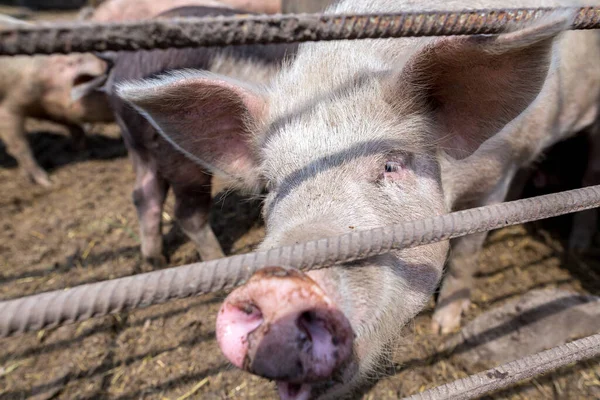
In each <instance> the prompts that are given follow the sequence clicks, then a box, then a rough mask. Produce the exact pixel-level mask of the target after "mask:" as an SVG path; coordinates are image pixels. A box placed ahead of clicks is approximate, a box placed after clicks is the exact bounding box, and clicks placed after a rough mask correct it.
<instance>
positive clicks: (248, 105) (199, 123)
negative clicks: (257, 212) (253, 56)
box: [117, 71, 267, 191]
mask: <svg viewBox="0 0 600 400" xmlns="http://www.w3.org/2000/svg"><path fill="white" fill-rule="evenodd" d="M117 93H118V95H119V96H120V97H121V98H123V99H124V100H125V101H127V102H128V103H130V104H131V105H133V106H134V107H135V108H136V109H137V110H138V111H140V112H141V113H142V115H144V116H145V117H146V119H147V120H148V121H149V122H150V123H151V124H152V125H153V126H154V127H155V128H156V129H157V130H158V132H159V133H160V134H161V135H162V136H163V137H164V138H165V139H166V140H167V141H168V142H169V143H171V144H172V145H173V146H174V147H175V148H177V149H178V150H179V151H181V152H182V153H183V154H185V155H186V156H187V157H189V158H190V159H191V160H193V161H195V162H196V163H198V164H200V165H201V166H203V167H204V168H206V169H207V170H208V171H210V172H212V173H216V174H220V175H221V176H224V177H225V178H230V179H232V180H233V181H230V184H232V185H236V186H238V187H240V188H243V189H247V190H251V191H256V190H258V189H259V188H260V186H261V183H260V174H259V172H258V161H257V159H258V158H257V156H256V154H255V152H254V146H253V139H254V138H253V135H254V132H255V128H256V127H257V125H258V124H259V123H260V121H261V120H262V118H263V116H264V114H265V112H266V107H267V103H266V100H265V99H264V97H263V96H262V95H261V94H260V93H259V91H258V90H257V89H256V88H252V87H250V86H249V85H248V84H246V83H243V82H238V81H235V80H233V79H231V78H227V77H224V76H220V75H216V74H211V73H209V72H199V71H197V72H190V71H180V72H176V73H171V74H170V75H165V76H162V77H159V78H157V79H150V80H145V81H138V82H133V83H126V84H122V85H119V88H118V92H117Z"/></svg>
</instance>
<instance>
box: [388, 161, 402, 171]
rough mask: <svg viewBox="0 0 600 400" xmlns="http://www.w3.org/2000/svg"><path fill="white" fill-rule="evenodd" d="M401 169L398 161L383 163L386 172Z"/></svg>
mask: <svg viewBox="0 0 600 400" xmlns="http://www.w3.org/2000/svg"><path fill="white" fill-rule="evenodd" d="M401 169H402V165H401V164H400V163H399V162H396V161H388V162H386V163H385V172H386V173H391V172H398V171H400V170H401Z"/></svg>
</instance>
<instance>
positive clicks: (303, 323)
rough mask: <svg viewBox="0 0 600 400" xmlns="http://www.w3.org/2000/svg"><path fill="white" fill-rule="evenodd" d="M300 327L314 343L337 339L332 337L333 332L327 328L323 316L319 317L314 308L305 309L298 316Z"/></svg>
mask: <svg viewBox="0 0 600 400" xmlns="http://www.w3.org/2000/svg"><path fill="white" fill-rule="evenodd" d="M297 324H298V329H300V331H301V332H303V333H304V334H305V335H306V337H307V339H308V340H310V341H311V342H313V343H322V344H324V343H327V342H330V341H335V338H332V335H331V332H329V330H328V329H327V325H326V323H325V321H324V320H323V319H322V318H319V316H318V315H317V313H316V312H315V311H313V310H310V311H305V312H303V313H302V314H300V316H299V317H298V321H297Z"/></svg>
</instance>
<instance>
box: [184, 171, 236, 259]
mask: <svg viewBox="0 0 600 400" xmlns="http://www.w3.org/2000/svg"><path fill="white" fill-rule="evenodd" d="M210 179H211V178H210V176H208V175H206V183H205V184H204V185H197V186H194V187H189V186H181V185H177V184H174V185H173V193H174V194H175V218H177V221H178V222H179V225H180V226H181V229H182V230H183V231H184V232H185V233H186V235H187V236H188V237H189V238H190V239H191V240H192V242H194V244H195V245H196V248H197V249H198V253H199V254H200V257H202V260H204V261H207V260H214V259H217V258H222V257H224V256H225V255H224V254H223V250H222V249H221V245H220V244H219V241H218V240H217V237H216V236H215V234H214V232H213V230H212V228H211V227H210V224H209V221H208V216H209V210H210V203H211V191H210Z"/></svg>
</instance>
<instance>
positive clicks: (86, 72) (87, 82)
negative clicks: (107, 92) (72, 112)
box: [71, 54, 112, 102]
mask: <svg viewBox="0 0 600 400" xmlns="http://www.w3.org/2000/svg"><path fill="white" fill-rule="evenodd" d="M110 68H112V64H110V63H108V62H106V61H105V60H103V59H101V58H100V57H96V56H95V55H92V54H83V55H81V56H79V57H77V60H76V63H75V65H74V74H73V81H72V82H71V101H72V102H75V101H78V100H80V99H81V98H83V97H85V96H87V95H89V94H91V93H92V92H94V91H96V90H100V89H101V88H102V86H104V84H105V83H106V80H107V79H108V74H109V72H110Z"/></svg>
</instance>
